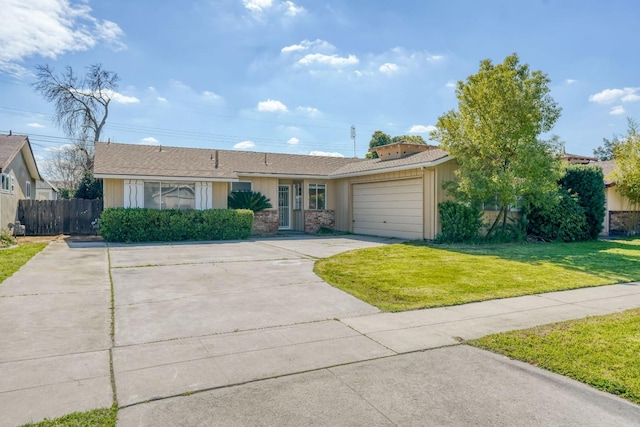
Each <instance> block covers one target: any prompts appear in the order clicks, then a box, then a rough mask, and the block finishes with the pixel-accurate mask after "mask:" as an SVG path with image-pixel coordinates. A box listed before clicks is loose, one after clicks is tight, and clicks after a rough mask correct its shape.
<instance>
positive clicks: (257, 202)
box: [228, 191, 273, 212]
mask: <svg viewBox="0 0 640 427" xmlns="http://www.w3.org/2000/svg"><path fill="white" fill-rule="evenodd" d="M228 205H229V208H230V209H249V210H252V211H253V212H260V211H263V210H265V209H271V208H272V207H273V206H272V205H271V201H270V200H269V198H268V197H267V196H264V195H263V194H261V193H260V192H259V191H234V192H233V193H231V194H229V197H228Z"/></svg>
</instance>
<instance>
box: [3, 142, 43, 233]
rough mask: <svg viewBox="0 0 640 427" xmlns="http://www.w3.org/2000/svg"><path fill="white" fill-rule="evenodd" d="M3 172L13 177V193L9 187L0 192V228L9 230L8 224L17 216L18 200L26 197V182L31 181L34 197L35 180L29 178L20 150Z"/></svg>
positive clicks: (33, 197) (32, 196)
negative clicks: (5, 191)
mask: <svg viewBox="0 0 640 427" xmlns="http://www.w3.org/2000/svg"><path fill="white" fill-rule="evenodd" d="M3 173H6V174H9V175H10V176H11V177H13V194H12V193H11V189H9V192H8V193H0V194H1V196H0V197H1V199H0V210H1V211H2V214H1V215H0V228H3V229H5V230H7V231H8V230H9V227H8V224H9V223H14V222H15V221H16V219H17V216H18V200H21V199H26V194H25V193H26V188H27V182H30V183H31V198H32V199H35V197H36V181H35V180H34V179H33V178H31V174H30V173H29V170H28V169H27V165H26V163H25V160H24V157H23V155H22V152H19V153H18V154H17V155H16V156H15V158H14V159H13V160H12V161H11V163H9V166H8V167H7V168H6V169H5V170H3Z"/></svg>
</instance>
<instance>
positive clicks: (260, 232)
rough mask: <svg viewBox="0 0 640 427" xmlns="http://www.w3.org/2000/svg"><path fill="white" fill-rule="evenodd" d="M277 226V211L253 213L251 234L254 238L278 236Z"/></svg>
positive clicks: (278, 221) (278, 220)
mask: <svg viewBox="0 0 640 427" xmlns="http://www.w3.org/2000/svg"><path fill="white" fill-rule="evenodd" d="M279 225H280V219H279V218H278V211H277V210H275V209H266V210H264V211H260V212H254V214H253V230H252V232H251V234H252V235H254V236H271V235H274V234H278V226H279Z"/></svg>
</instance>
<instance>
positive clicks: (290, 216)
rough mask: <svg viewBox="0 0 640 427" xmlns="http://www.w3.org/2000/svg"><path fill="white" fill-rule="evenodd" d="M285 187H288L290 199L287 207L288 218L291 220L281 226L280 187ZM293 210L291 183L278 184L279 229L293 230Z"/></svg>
mask: <svg viewBox="0 0 640 427" xmlns="http://www.w3.org/2000/svg"><path fill="white" fill-rule="evenodd" d="M281 187H284V188H286V189H287V194H288V195H289V200H287V207H288V211H289V212H287V219H288V220H289V221H288V222H289V223H288V224H287V225H286V226H284V227H283V226H281V225H280V214H279V212H280V188H281ZM292 214H293V210H292V206H291V184H278V230H291V228H292V224H291V223H292V219H293V218H292V217H293V215H292Z"/></svg>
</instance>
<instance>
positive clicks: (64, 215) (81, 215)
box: [18, 199, 103, 236]
mask: <svg viewBox="0 0 640 427" xmlns="http://www.w3.org/2000/svg"><path fill="white" fill-rule="evenodd" d="M102 206H103V204H102V200H84V199H73V200H20V201H19V203H18V220H19V221H20V222H21V223H22V224H24V225H25V226H26V233H27V235H28V236H50V235H56V234H94V233H95V230H94V229H93V226H92V224H91V222H92V221H94V220H95V219H97V218H100V214H101V213H102Z"/></svg>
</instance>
